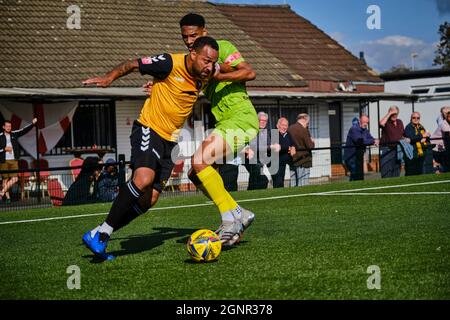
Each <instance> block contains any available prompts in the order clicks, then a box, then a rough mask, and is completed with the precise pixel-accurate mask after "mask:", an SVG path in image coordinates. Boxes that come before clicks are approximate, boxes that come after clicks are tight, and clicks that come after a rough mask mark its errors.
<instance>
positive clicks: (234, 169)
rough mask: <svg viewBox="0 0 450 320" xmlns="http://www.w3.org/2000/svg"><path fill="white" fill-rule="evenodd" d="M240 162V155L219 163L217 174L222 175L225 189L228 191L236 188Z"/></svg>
mask: <svg viewBox="0 0 450 320" xmlns="http://www.w3.org/2000/svg"><path fill="white" fill-rule="evenodd" d="M241 164H242V160H241V157H240V155H238V156H237V157H236V158H234V159H233V160H231V161H228V162H227V163H224V164H221V165H219V174H220V176H221V177H222V180H223V184H224V186H225V190H227V191H228V192H231V191H237V190H238V176H239V165H241Z"/></svg>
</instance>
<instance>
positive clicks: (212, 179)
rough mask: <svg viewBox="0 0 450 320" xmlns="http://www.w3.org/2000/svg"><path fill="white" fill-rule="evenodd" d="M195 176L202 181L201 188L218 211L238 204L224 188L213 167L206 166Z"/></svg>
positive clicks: (227, 209)
mask: <svg viewBox="0 0 450 320" xmlns="http://www.w3.org/2000/svg"><path fill="white" fill-rule="evenodd" d="M197 177H198V179H199V180H200V181H201V182H202V185H203V188H205V190H206V191H207V192H208V194H209V196H210V197H211V199H212V201H213V202H214V203H215V204H216V206H217V207H218V208H219V211H220V213H225V212H227V211H230V210H233V209H236V208H237V206H238V204H237V203H236V201H234V199H233V197H231V195H230V194H229V193H228V191H227V190H226V189H225V186H224V184H223V180H222V177H221V176H220V174H219V173H218V172H217V171H216V170H214V168H213V167H211V166H208V167H206V168H205V169H203V170H202V171H200V172H199V173H197Z"/></svg>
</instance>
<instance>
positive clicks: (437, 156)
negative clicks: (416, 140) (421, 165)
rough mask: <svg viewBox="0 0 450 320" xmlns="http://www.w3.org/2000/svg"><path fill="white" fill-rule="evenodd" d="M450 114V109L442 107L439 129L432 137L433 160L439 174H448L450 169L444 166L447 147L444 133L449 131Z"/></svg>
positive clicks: (438, 120)
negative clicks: (448, 117) (449, 119)
mask: <svg viewBox="0 0 450 320" xmlns="http://www.w3.org/2000/svg"><path fill="white" fill-rule="evenodd" d="M449 112H450V107H442V108H441V112H440V114H439V117H438V118H437V119H436V123H437V128H436V130H435V131H434V132H433V134H432V135H431V144H432V145H434V148H433V160H434V162H435V163H436V164H437V170H438V172H440V173H441V172H448V171H449V168H448V167H446V166H445V164H444V157H445V146H444V140H443V136H444V135H443V133H444V132H445V131H448V130H447V129H446V128H447V127H448V122H447V121H446V118H447V114H448V113H449Z"/></svg>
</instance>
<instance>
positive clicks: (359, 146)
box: [344, 115, 375, 181]
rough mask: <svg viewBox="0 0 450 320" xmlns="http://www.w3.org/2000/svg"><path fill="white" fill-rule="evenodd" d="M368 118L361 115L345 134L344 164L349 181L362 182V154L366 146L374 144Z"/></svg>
mask: <svg viewBox="0 0 450 320" xmlns="http://www.w3.org/2000/svg"><path fill="white" fill-rule="evenodd" d="M368 127H369V117H368V116H366V115H362V116H361V117H360V118H359V122H357V123H356V125H353V126H352V127H351V128H350V130H349V131H348V134H347V140H346V142H345V149H344V163H345V165H346V167H347V168H348V170H349V171H350V181H354V180H364V153H365V152H366V146H368V145H372V144H375V139H374V138H373V137H372V135H371V134H370V132H369V130H368Z"/></svg>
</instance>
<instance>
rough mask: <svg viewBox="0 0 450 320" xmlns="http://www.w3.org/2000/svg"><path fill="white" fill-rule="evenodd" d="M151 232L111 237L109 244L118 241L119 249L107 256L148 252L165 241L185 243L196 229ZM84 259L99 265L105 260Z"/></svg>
mask: <svg viewBox="0 0 450 320" xmlns="http://www.w3.org/2000/svg"><path fill="white" fill-rule="evenodd" d="M153 230H155V231H156V232H154V233H149V234H140V235H135V236H129V237H118V238H114V237H113V238H112V239H111V240H110V242H115V241H120V246H121V249H120V250H115V251H111V252H108V254H111V255H113V256H116V257H120V256H125V255H130V254H136V253H141V252H145V251H150V250H152V249H154V248H156V247H159V246H160V245H162V244H163V243H164V241H166V240H170V239H174V238H180V237H183V238H182V239H179V240H177V243H186V241H187V239H188V238H189V235H191V234H192V233H193V232H194V231H196V230H197V229H187V228H166V227H159V228H153ZM84 258H91V261H90V262H91V263H101V262H104V261H105V259H102V258H101V257H99V256H97V255H86V256H84Z"/></svg>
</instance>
